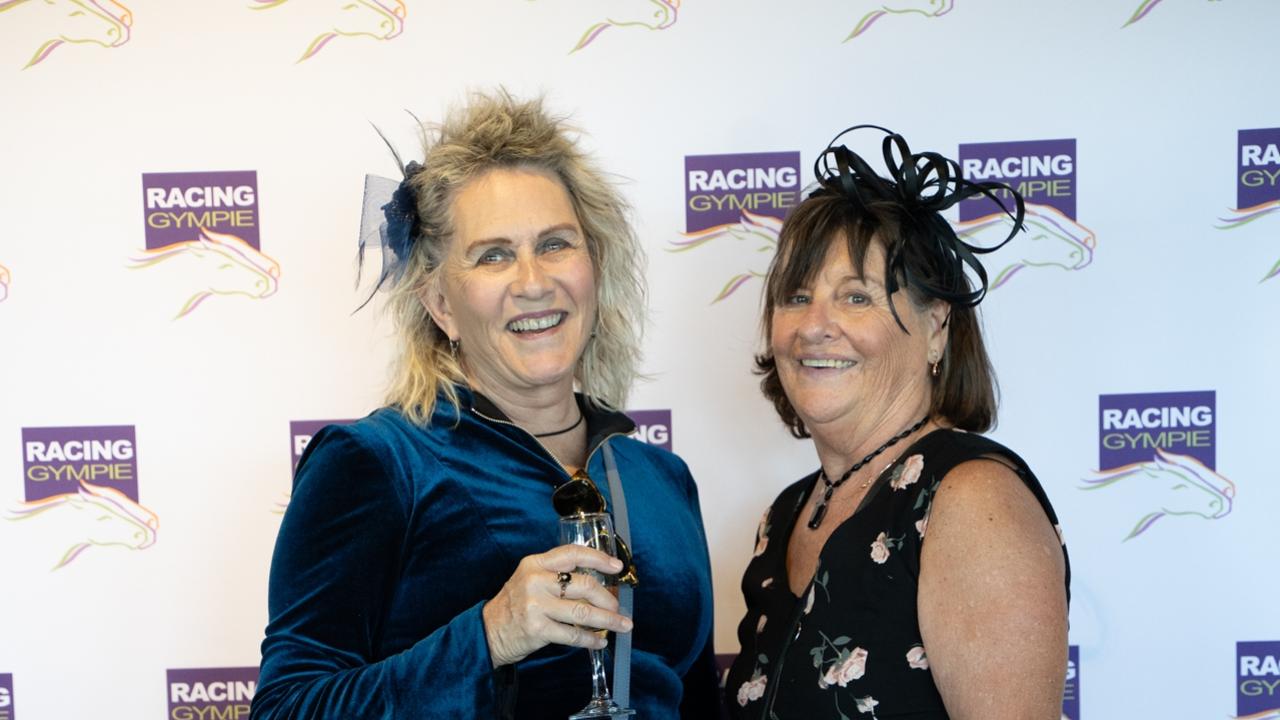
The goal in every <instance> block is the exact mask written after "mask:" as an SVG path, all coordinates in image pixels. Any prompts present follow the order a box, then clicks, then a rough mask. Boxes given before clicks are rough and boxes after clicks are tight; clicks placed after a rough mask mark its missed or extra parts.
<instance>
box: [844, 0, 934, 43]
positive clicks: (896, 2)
mask: <svg viewBox="0 0 1280 720" xmlns="http://www.w3.org/2000/svg"><path fill="white" fill-rule="evenodd" d="M864 5H869V6H871V8H872V9H871V10H869V11H868V12H867V13H866V14H865V15H863V16H862V19H861V20H859V21H858V24H857V25H855V26H853V30H852V31H851V32H850V33H849V35H848V36H847V37H846V38H845V39H844V42H849V41H850V40H852V39H854V38H856V37H858V36H859V35H861V34H862V33H864V32H866V31H867V29H868V28H870V27H871V26H872V25H874V24H875V22H876V21H877V20H879V19H880V18H882V17H884V16H886V15H923V16H925V17H942V16H943V15H946V14H947V13H949V12H951V10H952V9H953V8H955V5H956V2H955V0H890V1H889V2H871V3H864Z"/></svg>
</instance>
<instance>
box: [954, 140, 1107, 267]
mask: <svg viewBox="0 0 1280 720" xmlns="http://www.w3.org/2000/svg"><path fill="white" fill-rule="evenodd" d="M959 157H960V169H961V172H962V173H963V174H964V177H965V178H966V179H968V180H972V181H974V182H982V181H995V182H1001V183H1004V184H1006V185H1009V186H1010V187H1012V188H1013V189H1014V190H1017V191H1018V193H1019V194H1021V195H1022V198H1023V200H1024V201H1026V211H1027V212H1026V217H1025V218H1024V221H1023V225H1024V226H1025V228H1026V232H1025V233H1018V234H1017V235H1016V236H1015V237H1014V239H1013V241H1012V242H1010V243H1008V244H1007V245H1005V246H1004V247H1002V248H1000V249H999V250H997V251H995V252H993V253H991V254H989V255H984V256H983V262H984V263H985V264H986V266H987V269H988V271H990V272H991V275H990V277H991V281H990V287H989V288H988V289H989V290H995V289H996V288H998V287H1000V286H1002V285H1004V284H1005V283H1007V282H1009V281H1010V280H1012V279H1013V278H1014V277H1015V276H1016V275H1018V274H1020V273H1022V271H1024V270H1027V269H1029V268H1031V269H1038V268H1057V269H1060V270H1068V271H1072V270H1080V269H1083V268H1085V267H1087V266H1088V265H1089V264H1090V263H1091V262H1093V253H1094V250H1095V248H1096V247H1097V244H1098V242H1097V237H1096V236H1095V235H1094V233H1093V231H1092V230H1090V229H1089V228H1087V227H1085V226H1083V225H1081V224H1080V223H1078V222H1076V196H1077V193H1078V183H1077V177H1076V174H1077V173H1076V171H1077V163H1076V141H1075V140H1074V139H1065V140H1028V141H1017V142H990V143H969V144H961V145H960V153H959ZM993 194H994V195H995V196H996V197H997V198H999V199H1000V200H1001V202H1003V203H1004V204H1005V207H1008V208H1012V207H1013V204H1012V196H1011V194H1010V193H1009V191H1007V190H998V191H995V193H993ZM959 214H960V222H958V223H957V224H956V225H955V230H956V234H957V235H958V236H959V237H961V238H963V239H964V240H965V241H966V242H968V243H969V244H971V245H975V246H977V247H992V246H994V245H996V244H998V243H1000V241H1002V240H1004V239H1005V238H1006V237H1008V235H1009V231H1010V229H1011V228H1012V223H1013V221H1012V220H1011V219H1010V218H1009V216H1008V215H1007V214H1006V213H1005V212H1004V211H1003V210H1001V209H1000V207H999V205H997V204H996V203H995V202H994V201H993V200H991V199H990V198H987V197H985V196H981V195H979V196H977V197H974V198H969V199H967V200H964V201H962V202H961V203H960V211H959Z"/></svg>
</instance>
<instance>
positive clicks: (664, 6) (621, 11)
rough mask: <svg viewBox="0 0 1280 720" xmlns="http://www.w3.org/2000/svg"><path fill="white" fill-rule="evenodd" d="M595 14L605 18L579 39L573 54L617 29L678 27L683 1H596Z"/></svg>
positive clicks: (594, 24)
mask: <svg viewBox="0 0 1280 720" xmlns="http://www.w3.org/2000/svg"><path fill="white" fill-rule="evenodd" d="M592 12H593V13H594V14H595V15H596V16H597V17H598V16H600V15H603V16H604V17H603V19H599V20H596V21H595V22H593V23H592V24H591V26H590V27H588V28H587V29H586V31H585V32H583V33H582V37H580V38H578V44H576V45H574V46H573V49H572V50H570V51H569V54H573V53H576V52H578V51H579V50H581V49H583V48H585V47H586V46H588V45H590V44H591V43H592V42H594V41H595V39H596V38H598V37H600V34H601V33H603V32H604V31H605V30H608V29H609V28H613V27H632V28H643V29H646V30H666V29H667V28H669V27H671V26H672V25H675V24H676V20H677V19H678V17H679V14H680V0H607V2H598V1H596V2H592Z"/></svg>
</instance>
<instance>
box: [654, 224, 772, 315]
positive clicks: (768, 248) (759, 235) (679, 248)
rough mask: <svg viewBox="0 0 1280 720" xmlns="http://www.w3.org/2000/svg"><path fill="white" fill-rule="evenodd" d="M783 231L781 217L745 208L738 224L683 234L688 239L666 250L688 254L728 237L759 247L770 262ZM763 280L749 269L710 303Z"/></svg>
mask: <svg viewBox="0 0 1280 720" xmlns="http://www.w3.org/2000/svg"><path fill="white" fill-rule="evenodd" d="M781 231H782V221H781V220H779V219H778V218H775V217H771V216H769V215H760V214H758V213H753V212H751V211H750V210H745V209H744V210H742V216H741V218H740V219H739V220H738V222H735V223H725V224H724V225H716V226H714V227H709V228H707V229H705V230H698V231H696V232H691V233H682V234H683V235H684V236H685V237H686V238H688V239H687V240H681V241H675V242H672V243H671V244H672V245H674V246H675V247H671V248H667V252H673V253H678V252H687V251H689V250H694V249H696V248H700V247H702V246H703V245H706V244H707V243H709V242H711V241H712V240H717V239H719V238H726V237H727V238H732V239H733V240H737V241H739V242H749V243H752V244H758V245H757V247H756V248H755V250H754V252H756V253H767V254H768V258H767V259H770V260H771V259H772V258H773V254H774V252H776V251H777V249H778V233H779V232H781ZM766 264H767V262H766ZM763 277H764V273H762V272H758V271H756V270H747V271H746V272H741V273H738V274H736V275H734V276H733V277H731V278H729V281H728V282H726V283H725V284H724V286H723V287H721V288H720V292H719V293H717V294H716V296H715V298H714V299H713V300H712V301H711V304H713V305H714V304H715V303H718V302H720V301H721V300H724V299H725V298H727V297H729V296H730V295H732V294H733V293H734V292H735V291H737V290H738V288H740V287H742V286H743V285H745V284H746V283H747V282H748V281H750V280H751V279H753V278H763Z"/></svg>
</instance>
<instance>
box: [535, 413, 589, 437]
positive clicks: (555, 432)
mask: <svg viewBox="0 0 1280 720" xmlns="http://www.w3.org/2000/svg"><path fill="white" fill-rule="evenodd" d="M584 417H586V416H585V415H583V414H582V413H581V412H579V413H578V419H577V420H574V421H573V424H572V425H570V426H569V427H567V428H565V429H563V430H552V431H551V432H545V433H533V436H534V437H536V438H544V437H555V436H556V435H563V434H565V433H567V432H569V431H570V430H572V429H574V428H576V427H578V426H579V425H581V424H582V419H583V418H584Z"/></svg>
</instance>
